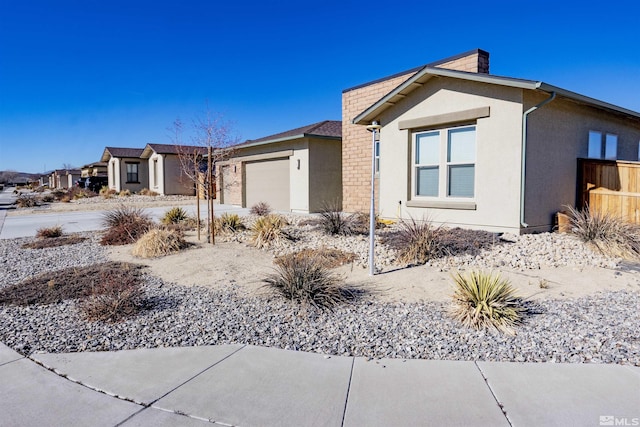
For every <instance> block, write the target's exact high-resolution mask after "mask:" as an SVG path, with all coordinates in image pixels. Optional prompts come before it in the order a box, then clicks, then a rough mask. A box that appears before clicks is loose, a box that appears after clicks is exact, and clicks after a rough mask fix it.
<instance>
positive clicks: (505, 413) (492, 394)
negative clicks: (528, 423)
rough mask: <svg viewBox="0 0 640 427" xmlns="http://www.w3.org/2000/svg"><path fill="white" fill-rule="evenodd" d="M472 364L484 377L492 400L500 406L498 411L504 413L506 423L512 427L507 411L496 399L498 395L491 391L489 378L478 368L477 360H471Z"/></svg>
mask: <svg viewBox="0 0 640 427" xmlns="http://www.w3.org/2000/svg"><path fill="white" fill-rule="evenodd" d="M473 364H474V365H476V368H478V371H480V375H482V378H483V379H484V383H485V384H486V385H487V388H488V389H489V391H490V392H491V396H493V400H495V401H496V404H497V405H498V408H500V411H501V412H502V415H504V418H505V419H506V420H507V423H509V425H510V426H511V427H513V424H512V423H511V420H510V419H509V416H508V415H507V411H506V410H505V409H504V406H503V405H502V404H501V403H500V401H499V400H498V396H496V394H495V393H494V392H493V389H492V388H491V385H489V380H488V379H487V377H486V376H485V374H484V372H482V369H481V368H480V365H478V362H477V361H475V360H474V361H473Z"/></svg>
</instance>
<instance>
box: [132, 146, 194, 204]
mask: <svg viewBox="0 0 640 427" xmlns="http://www.w3.org/2000/svg"><path fill="white" fill-rule="evenodd" d="M181 153H182V154H185V155H187V154H188V155H192V154H195V155H196V156H200V157H201V156H203V155H204V154H206V153H207V148H206V147H198V146H180V147H177V146H175V145H170V144H147V146H146V147H145V148H144V150H142V154H141V155H140V158H141V159H142V160H146V161H147V168H148V170H149V189H151V190H153V191H155V192H156V193H158V194H161V195H169V194H181V195H188V196H193V195H195V184H194V182H193V180H191V179H190V178H189V177H187V176H186V175H185V174H184V172H183V170H182V165H181V163H180V158H179V156H180V154H181Z"/></svg>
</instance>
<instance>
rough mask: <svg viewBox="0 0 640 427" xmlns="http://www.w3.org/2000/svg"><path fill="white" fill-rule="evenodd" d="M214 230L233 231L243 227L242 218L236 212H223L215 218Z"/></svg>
mask: <svg viewBox="0 0 640 427" xmlns="http://www.w3.org/2000/svg"><path fill="white" fill-rule="evenodd" d="M215 226H216V231H220V232H223V233H235V232H237V231H241V230H244V229H245V226H244V224H243V223H242V219H241V218H240V216H238V214H232V213H228V212H225V213H223V214H222V215H220V216H219V217H218V218H216V222H215Z"/></svg>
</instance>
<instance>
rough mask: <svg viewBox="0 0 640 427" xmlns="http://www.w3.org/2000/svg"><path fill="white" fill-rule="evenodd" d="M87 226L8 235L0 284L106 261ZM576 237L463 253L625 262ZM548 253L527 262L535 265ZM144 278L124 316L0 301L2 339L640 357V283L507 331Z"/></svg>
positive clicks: (103, 345) (434, 316)
mask: <svg viewBox="0 0 640 427" xmlns="http://www.w3.org/2000/svg"><path fill="white" fill-rule="evenodd" d="M87 235H88V236H91V237H92V239H91V240H90V241H87V242H84V243H80V244H77V245H73V246H64V247H59V248H52V249H40V250H30V249H21V248H20V246H21V245H22V244H23V243H25V242H28V241H31V240H32V239H30V238H28V239H14V240H2V241H0V265H1V266H2V268H1V269H0V287H2V286H7V285H10V284H13V283H17V282H19V281H21V280H23V279H24V278H27V277H30V276H33V275H36V274H39V273H42V272H45V271H50V270H53V269H61V268H66V267H71V266H84V265H89V264H92V263H95V262H101V261H105V260H106V255H105V251H104V248H102V247H101V246H99V245H98V244H97V238H96V235H95V234H90V233H89V234H87ZM567 239H568V240H567ZM352 240H353V239H352ZM567 242H573V240H572V239H570V238H567V237H566V236H565V237H558V235H555V234H548V233H545V234H539V235H536V236H531V237H527V236H525V237H523V238H516V239H515V242H512V243H511V244H505V245H499V246H496V247H494V248H492V249H490V251H491V254H493V253H494V252H493V251H497V252H495V254H496V255H495V256H496V257H497V258H496V259H497V260H496V259H494V258H492V257H487V256H486V253H485V256H482V257H478V256H474V257H472V258H470V259H466V258H464V257H462V258H460V259H459V261H460V262H463V263H464V262H467V263H470V264H473V263H479V262H480V259H485V258H486V260H485V262H486V263H488V264H493V263H496V262H497V263H501V262H502V261H504V260H508V259H514V260H517V259H523V258H526V257H528V256H529V255H528V254H530V253H537V252H538V251H541V250H542V249H541V248H547V247H548V245H561V248H562V250H561V251H551V254H550V255H548V257H550V258H547V259H549V260H551V262H553V263H558V264H559V265H571V264H572V263H581V262H583V263H585V264H590V265H593V262H608V263H614V264H615V263H616V262H617V261H616V260H607V259H605V258H601V257H597V256H596V255H593V256H594V257H596V258H593V259H589V258H587V259H584V256H585V254H584V253H583V252H582V251H581V250H578V249H575V246H574V243H571V244H570V245H569V246H568V247H565V246H562V245H565V244H569V243H567ZM326 243H327V242H324V243H323V242H320V243H318V245H322V244H326ZM356 246H357V245H356ZM572 248H573V249H575V250H576V252H572ZM492 256H493V255H492ZM439 262H443V263H444V264H443V265H446V264H447V263H448V262H453V261H452V260H448V261H443V260H441V261H439ZM539 262H542V261H541V260H538V261H535V262H533V263H529V264H522V265H525V266H530V268H535V265H536V263H539ZM473 265H475V264H473ZM499 265H501V264H499ZM518 265H519V264H518ZM144 287H145V291H146V295H147V298H148V301H149V302H150V308H149V309H147V310H146V311H144V312H143V313H141V314H140V315H139V316H138V317H136V318H134V319H131V320H128V321H125V322H123V323H119V324H110V323H103V322H86V321H85V320H84V319H83V318H82V316H81V314H80V313H79V311H78V310H77V308H76V305H75V302H73V301H67V302H63V303H59V304H54V305H48V306H32V307H15V306H0V320H1V321H0V341H2V342H4V343H5V344H7V345H9V346H10V347H12V348H14V349H16V350H17V351H19V352H21V353H23V354H30V353H32V352H54V353H55V352H74V351H103V350H120V349H133V348H143V347H162V346H192V345H213V344H226V343H245V344H255V345H264V346H271V347H278V348H284V349H294V350H304V351H311V352H318V353H323V354H333V355H353V356H366V357H372V358H380V357H395V358H424V359H449V360H487V361H538V362H541V361H544V362H579V363H584V362H593V363H621V364H632V365H636V366H640V310H638V307H640V293H638V292H632V291H618V292H607V293H598V294H596V295H594V296H590V297H588V298H580V299H565V300H553V299H549V300H543V301H540V302H536V303H533V302H528V303H527V305H528V308H529V315H527V316H526V318H525V320H524V323H523V324H522V325H521V326H520V327H519V328H518V330H517V331H518V333H517V335H516V336H514V337H510V336H505V335H502V334H499V333H497V332H495V331H476V330H473V329H468V328H464V327H461V326H460V325H459V324H457V323H456V322H455V321H453V320H451V319H450V318H449V316H448V308H449V307H448V306H447V304H442V303H434V302H421V303H381V302H376V301H374V300H372V299H367V298H363V299H361V300H359V301H358V302H355V303H353V304H351V305H347V306H344V307H341V308H339V309H336V310H335V311H333V312H320V311H317V310H314V309H301V308H299V307H297V306H295V305H293V304H291V303H290V302H288V301H286V300H282V299H280V298H278V297H275V296H269V295H262V296H253V297H239V296H238V295H237V293H236V292H235V289H237V288H236V287H234V284H233V283H230V284H229V288H228V290H224V291H221V290H214V289H209V288H204V287H183V286H180V285H177V284H171V283H164V282H163V281H162V280H160V279H158V278H156V277H151V276H147V277H146V279H145V284H144Z"/></svg>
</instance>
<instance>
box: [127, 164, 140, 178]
mask: <svg viewBox="0 0 640 427" xmlns="http://www.w3.org/2000/svg"><path fill="white" fill-rule="evenodd" d="M139 165H140V164H139V163H127V182H138V166H139Z"/></svg>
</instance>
